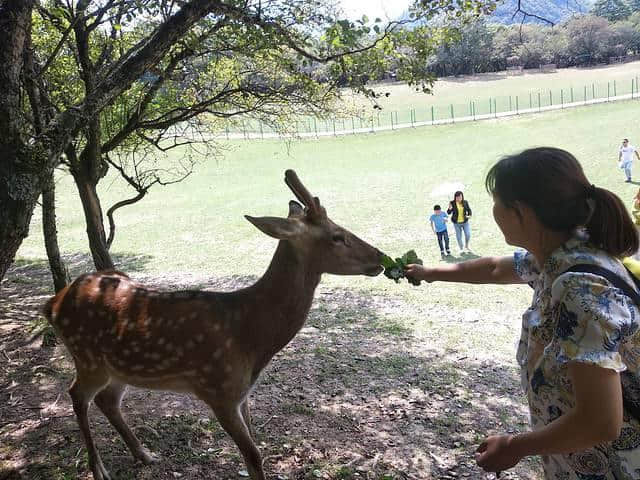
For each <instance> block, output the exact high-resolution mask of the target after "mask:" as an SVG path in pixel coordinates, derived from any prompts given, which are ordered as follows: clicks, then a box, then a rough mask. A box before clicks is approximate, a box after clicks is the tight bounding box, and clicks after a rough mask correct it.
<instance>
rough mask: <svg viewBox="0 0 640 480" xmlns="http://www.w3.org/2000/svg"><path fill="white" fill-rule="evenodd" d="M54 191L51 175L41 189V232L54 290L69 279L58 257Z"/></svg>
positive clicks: (67, 272)
mask: <svg viewBox="0 0 640 480" xmlns="http://www.w3.org/2000/svg"><path fill="white" fill-rule="evenodd" d="M55 199H56V191H55V184H54V181H53V175H52V176H51V178H50V179H49V181H48V182H46V183H45V186H44V188H43V189H42V232H43V233H44V245H45V248H46V249H47V257H48V258H49V267H50V268H51V276H52V277H53V287H54V288H55V291H56V292H59V291H60V290H62V289H63V288H64V287H65V286H66V285H67V284H68V283H69V282H70V281H71V277H70V276H69V271H68V270H67V268H66V267H65V265H64V262H63V261H62V258H60V249H59V248H58V231H57V229H56V202H55Z"/></svg>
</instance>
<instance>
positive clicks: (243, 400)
mask: <svg viewBox="0 0 640 480" xmlns="http://www.w3.org/2000/svg"><path fill="white" fill-rule="evenodd" d="M285 183H286V184H287V185H288V186H289V188H290V189H291V190H292V191H293V193H294V194H295V196H296V197H297V198H298V200H299V201H300V202H301V203H302V204H303V205H304V208H303V206H302V205H300V204H299V203H298V202H296V201H293V200H292V201H290V202H289V215H288V217H287V218H277V217H259V218H256V217H250V216H246V219H247V220H249V221H250V222H251V223H252V224H253V225H255V226H256V227H257V228H258V229H260V230H261V231H262V232H264V233H265V234H267V235H269V236H271V237H275V238H277V239H279V240H280V241H279V242H278V247H277V249H276V252H275V254H274V256H273V259H272V260H271V264H270V265H269V267H268V269H267V271H266V272H265V274H264V275H263V276H262V278H260V279H259V280H258V281H257V282H256V283H255V284H253V285H251V286H249V287H247V288H243V289H240V290H236V291H234V292H207V291H178V292H159V291H155V290H150V289H148V288H145V287H144V286H142V285H139V284H137V283H135V282H134V281H133V280H131V279H130V278H129V277H128V276H127V275H125V274H124V273H120V272H116V271H109V272H97V273H91V274H87V275H83V276H81V277H78V278H77V279H76V280H75V281H74V282H73V283H72V284H70V285H69V286H67V287H66V288H65V289H64V290H62V291H60V292H59V293H58V294H57V295H56V296H54V297H53V298H51V299H50V300H49V301H48V302H47V303H46V305H45V307H44V314H45V316H46V317H47V319H48V320H49V322H50V323H51V324H52V325H53V327H54V329H55V331H56V333H57V334H58V336H59V337H60V338H61V339H62V341H63V342H64V344H65V346H66V347H67V349H68V350H69V352H70V354H71V356H72V357H73V360H74V363H75V369H76V376H75V379H74V381H73V383H72V385H71V387H70V388H69V394H70V396H71V399H72V402H73V409H74V411H75V414H76V416H77V420H78V424H79V426H80V431H81V433H82V436H83V438H84V442H85V444H86V448H87V452H88V459H89V467H90V469H91V472H92V473H93V478H94V479H95V480H107V479H110V478H111V477H110V476H109V473H108V471H107V469H106V468H105V466H104V464H103V463H102V460H101V458H100V454H99V453H98V450H97V448H96V445H95V443H94V440H93V438H92V435H91V431H90V428H89V420H88V409H89V404H90V403H91V401H94V402H95V404H96V405H97V406H98V408H99V409H100V410H101V411H102V413H104V415H105V416H106V417H107V419H108V420H109V422H110V423H111V424H112V425H113V427H114V428H115V429H116V430H117V431H118V433H119V434H120V435H121V436H122V438H123V440H124V441H125V443H126V444H127V446H128V447H129V449H130V450H131V453H132V454H133V456H134V457H135V458H136V459H138V460H141V461H142V462H144V463H145V464H148V463H150V462H152V461H155V460H156V457H155V456H154V455H152V454H151V453H150V452H149V451H148V450H147V449H146V448H145V447H143V446H142V445H141V443H140V441H139V440H138V439H137V438H136V436H135V434H134V433H133V432H132V431H131V429H130V428H129V427H128V426H127V424H126V422H125V420H124V419H123V417H122V413H121V411H120V404H121V401H122V397H123V395H124V394H125V390H126V388H127V385H133V386H136V387H142V388H150V389H157V390H171V391H175V392H188V393H192V394H194V395H196V396H197V397H198V398H200V399H201V400H203V401H204V402H206V403H207V405H209V407H210V408H211V409H212V410H213V412H214V414H215V416H216V417H217V419H218V421H219V422H220V424H221V426H222V427H223V428H224V429H225V431H226V432H227V433H228V434H229V435H230V436H231V437H232V438H233V440H234V441H235V443H236V445H237V446H238V448H239V450H240V452H241V453H242V455H243V457H244V460H245V463H246V466H247V471H248V472H249V475H250V476H251V478H252V480H265V474H264V471H263V468H262V459H261V457H260V452H259V451H258V448H257V447H256V444H255V442H254V440H253V430H252V427H251V419H250V414H249V402H248V396H249V394H250V393H251V390H252V389H253V388H254V386H255V384H256V381H257V380H258V377H259V376H260V372H262V370H263V369H264V368H265V367H266V366H267V364H268V363H269V361H270V360H271V358H273V356H274V355H275V354H276V353H277V352H278V351H280V350H281V349H282V348H284V347H285V346H286V345H287V344H288V343H289V341H291V339H292V338H293V337H294V336H295V335H296V333H298V331H299V330H300V329H301V328H302V325H303V324H304V322H305V319H306V317H307V314H308V312H309V309H310V307H311V302H312V300H313V294H314V291H315V289H316V286H317V285H318V283H319V282H320V276H321V275H322V273H333V274H338V275H369V276H374V275H377V274H379V273H380V272H381V270H382V267H381V266H380V260H381V255H382V253H381V252H380V251H379V250H377V249H376V248H374V247H373V246H371V245H369V244H368V243H366V242H364V241H363V240H361V239H360V238H358V237H356V236H355V235H354V234H352V233H351V232H349V231H348V230H345V229H344V228H342V227H340V226H338V225H336V224H335V223H334V222H332V221H331V220H330V219H329V218H328V217H327V213H326V210H325V209H324V207H322V206H321V205H320V201H319V199H318V198H317V197H312V196H311V194H310V193H309V192H308V190H307V189H306V188H305V187H304V185H303V184H302V183H301V182H300V180H299V179H298V177H297V176H296V174H295V172H294V171H293V170H287V171H286V172H285Z"/></svg>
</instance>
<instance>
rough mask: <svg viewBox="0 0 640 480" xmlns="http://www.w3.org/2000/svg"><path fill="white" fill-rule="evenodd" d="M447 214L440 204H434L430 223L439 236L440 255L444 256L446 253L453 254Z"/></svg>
mask: <svg viewBox="0 0 640 480" xmlns="http://www.w3.org/2000/svg"><path fill="white" fill-rule="evenodd" d="M447 219H448V217H447V214H446V213H444V212H443V211H442V209H441V208H440V205H434V206H433V215H431V217H429V223H430V224H431V230H433V233H435V234H436V237H438V247H440V256H441V257H442V258H444V257H445V253H444V252H445V251H446V252H447V253H446V255H447V256H450V255H451V250H449V232H448V231H447Z"/></svg>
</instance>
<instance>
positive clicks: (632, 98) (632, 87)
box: [631, 78, 633, 100]
mask: <svg viewBox="0 0 640 480" xmlns="http://www.w3.org/2000/svg"><path fill="white" fill-rule="evenodd" d="M631 100H633V78H632V79H631Z"/></svg>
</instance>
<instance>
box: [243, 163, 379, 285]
mask: <svg viewBox="0 0 640 480" xmlns="http://www.w3.org/2000/svg"><path fill="white" fill-rule="evenodd" d="M284 181H285V183H286V184H287V185H288V186H289V188H290V189H291V191H292V192H293V193H294V194H295V196H296V197H297V198H298V200H299V201H300V202H301V203H302V205H301V204H300V203H298V202H296V201H294V200H292V201H290V202H289V216H288V217H287V218H279V217H250V216H248V215H245V218H246V219H247V220H249V221H250V222H251V223H253V224H254V225H255V226H256V227H258V228H259V229H260V230H261V231H262V232H264V233H266V234H267V235H269V236H271V237H274V238H277V239H280V240H286V241H288V242H289V243H290V244H291V245H292V246H293V247H294V248H295V250H296V251H297V252H298V253H299V254H300V255H301V256H303V257H304V258H305V259H306V260H307V261H308V262H309V264H310V265H311V267H312V268H314V269H315V270H317V271H318V272H326V273H333V274H336V275H370V276H375V275H378V274H379V273H380V272H381V271H382V270H383V268H382V266H381V265H380V261H381V257H382V252H380V250H378V249H377V248H375V247H373V246H372V245H369V244H368V243H367V242H365V241H364V240H361V239H360V238H358V237H357V236H355V235H354V234H353V233H351V232H350V231H349V230H347V229H345V228H343V227H341V226H339V225H337V224H335V223H334V222H332V221H331V219H330V218H329V217H328V216H327V211H326V210H325V209H324V207H323V206H322V205H321V204H320V200H319V199H318V197H313V196H312V195H311V194H310V193H309V191H308V190H307V189H306V188H305V186H304V185H303V184H302V182H301V181H300V179H299V178H298V176H297V175H296V172H294V171H293V170H287V171H286V172H285V174H284Z"/></svg>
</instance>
